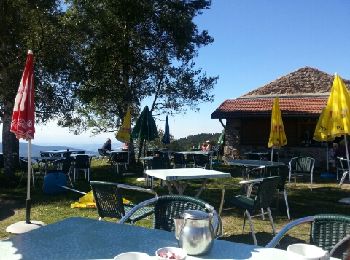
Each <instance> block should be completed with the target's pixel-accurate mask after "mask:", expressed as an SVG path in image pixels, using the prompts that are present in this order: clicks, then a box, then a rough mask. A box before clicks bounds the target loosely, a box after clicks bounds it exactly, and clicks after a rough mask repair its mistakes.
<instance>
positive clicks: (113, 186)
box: [90, 181, 157, 218]
mask: <svg viewBox="0 0 350 260" xmlns="http://www.w3.org/2000/svg"><path fill="white" fill-rule="evenodd" d="M90 185H91V188H92V192H93V194H94V198H95V201H96V207H97V211H98V215H99V216H100V217H101V218H104V217H110V218H122V217H123V216H124V215H125V211H126V206H125V204H124V202H123V198H126V199H128V198H129V197H128V196H130V197H131V195H132V197H133V199H135V200H137V201H133V202H132V203H129V204H128V207H130V206H133V205H135V204H137V203H138V202H139V201H143V200H144V199H145V198H150V197H157V193H156V192H154V191H153V190H151V189H144V188H141V187H138V186H132V185H126V184H118V183H113V182H104V181H90ZM145 196H146V197H145Z"/></svg>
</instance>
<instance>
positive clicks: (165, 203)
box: [154, 195, 211, 231]
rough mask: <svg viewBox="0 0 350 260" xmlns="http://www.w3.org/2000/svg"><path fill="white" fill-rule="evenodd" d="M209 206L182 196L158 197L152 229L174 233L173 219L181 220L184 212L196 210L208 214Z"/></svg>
mask: <svg viewBox="0 0 350 260" xmlns="http://www.w3.org/2000/svg"><path fill="white" fill-rule="evenodd" d="M210 208H211V206H210V205H209V204H207V203H206V202H204V201H202V200H200V199H197V198H193V197H189V196H183V195H166V196H160V197H158V199H157V201H156V203H155V206H154V228H156V229H163V230H166V231H174V230H175V225H174V218H181V217H182V214H183V213H184V211H185V210H188V209H192V210H193V209H196V210H201V211H205V212H209V209H210Z"/></svg>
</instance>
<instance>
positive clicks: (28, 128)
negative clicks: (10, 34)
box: [10, 50, 35, 140]
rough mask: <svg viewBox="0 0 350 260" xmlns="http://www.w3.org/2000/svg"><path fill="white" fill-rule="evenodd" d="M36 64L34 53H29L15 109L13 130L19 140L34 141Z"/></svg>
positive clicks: (12, 122)
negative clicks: (34, 62)
mask: <svg viewBox="0 0 350 260" xmlns="http://www.w3.org/2000/svg"><path fill="white" fill-rule="evenodd" d="M33 71H34V64H33V52H32V51H31V50H29V51H28V55H27V61H26V65H25V68H24V71H23V75H22V79H21V82H20V84H19V88H18V92H17V95H16V99H15V106H14V108H13V114H12V121H11V129H10V131H11V132H12V133H14V134H15V135H16V137H17V138H18V139H20V138H23V139H25V140H30V139H34V133H35V129H34V110H35V106H34V72H33Z"/></svg>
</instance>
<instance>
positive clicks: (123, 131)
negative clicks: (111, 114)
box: [115, 106, 131, 143]
mask: <svg viewBox="0 0 350 260" xmlns="http://www.w3.org/2000/svg"><path fill="white" fill-rule="evenodd" d="M130 133H131V111H130V106H129V107H128V110H127V111H126V114H125V116H124V119H123V123H122V126H121V127H120V129H119V131H118V133H117V134H116V135H115V138H117V140H118V141H120V142H124V143H129V142H130Z"/></svg>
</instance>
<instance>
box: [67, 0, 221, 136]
mask: <svg viewBox="0 0 350 260" xmlns="http://www.w3.org/2000/svg"><path fill="white" fill-rule="evenodd" d="M67 2H68V4H69V5H68V9H67V14H66V16H65V22H66V24H67V25H69V26H70V28H73V31H72V34H73V35H74V39H72V41H74V42H75V44H74V46H77V47H76V49H75V50H74V51H75V55H76V59H77V61H79V62H80V64H81V66H82V68H81V69H80V70H79V73H77V74H76V80H77V82H79V90H78V91H77V97H78V98H79V100H80V101H81V103H80V106H79V109H78V110H77V114H76V115H75V118H74V119H72V120H67V121H65V122H62V124H63V125H65V126H76V127H77V129H78V130H79V129H85V127H86V126H89V127H91V126H93V127H94V128H95V131H97V132H98V131H107V129H115V128H116V127H117V126H119V124H118V123H119V119H120V118H122V117H123V115H124V114H125V112H126V108H127V105H129V104H131V105H132V106H133V118H136V117H137V114H138V113H139V111H140V103H141V101H142V100H144V99H145V98H147V97H152V98H153V103H152V106H151V107H150V110H151V111H154V112H155V113H154V114H155V115H156V114H159V113H170V114H171V113H179V112H182V111H184V110H185V108H186V107H190V108H191V109H196V107H197V105H198V104H199V103H201V102H210V101H212V100H213V96H212V95H211V94H210V91H211V90H212V88H213V86H214V84H215V82H216V79H217V78H216V77H207V76H206V75H205V73H203V72H202V71H201V69H196V68H195V65H194V62H193V58H195V57H196V55H197V52H198V48H199V47H201V46H205V45H207V44H209V43H211V42H212V41H213V39H212V38H211V37H210V36H209V35H208V32H207V31H202V32H200V31H198V28H197V26H196V25H195V24H194V22H193V18H194V17H195V16H196V15H198V14H200V12H201V10H202V9H206V8H209V6H210V1H206V0H195V1H194V0H192V1H172V0H165V1H164V0H162V1H160V0H157V1H145V0H105V1H97V0H95V1H80V0H71V1H67Z"/></svg>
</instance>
